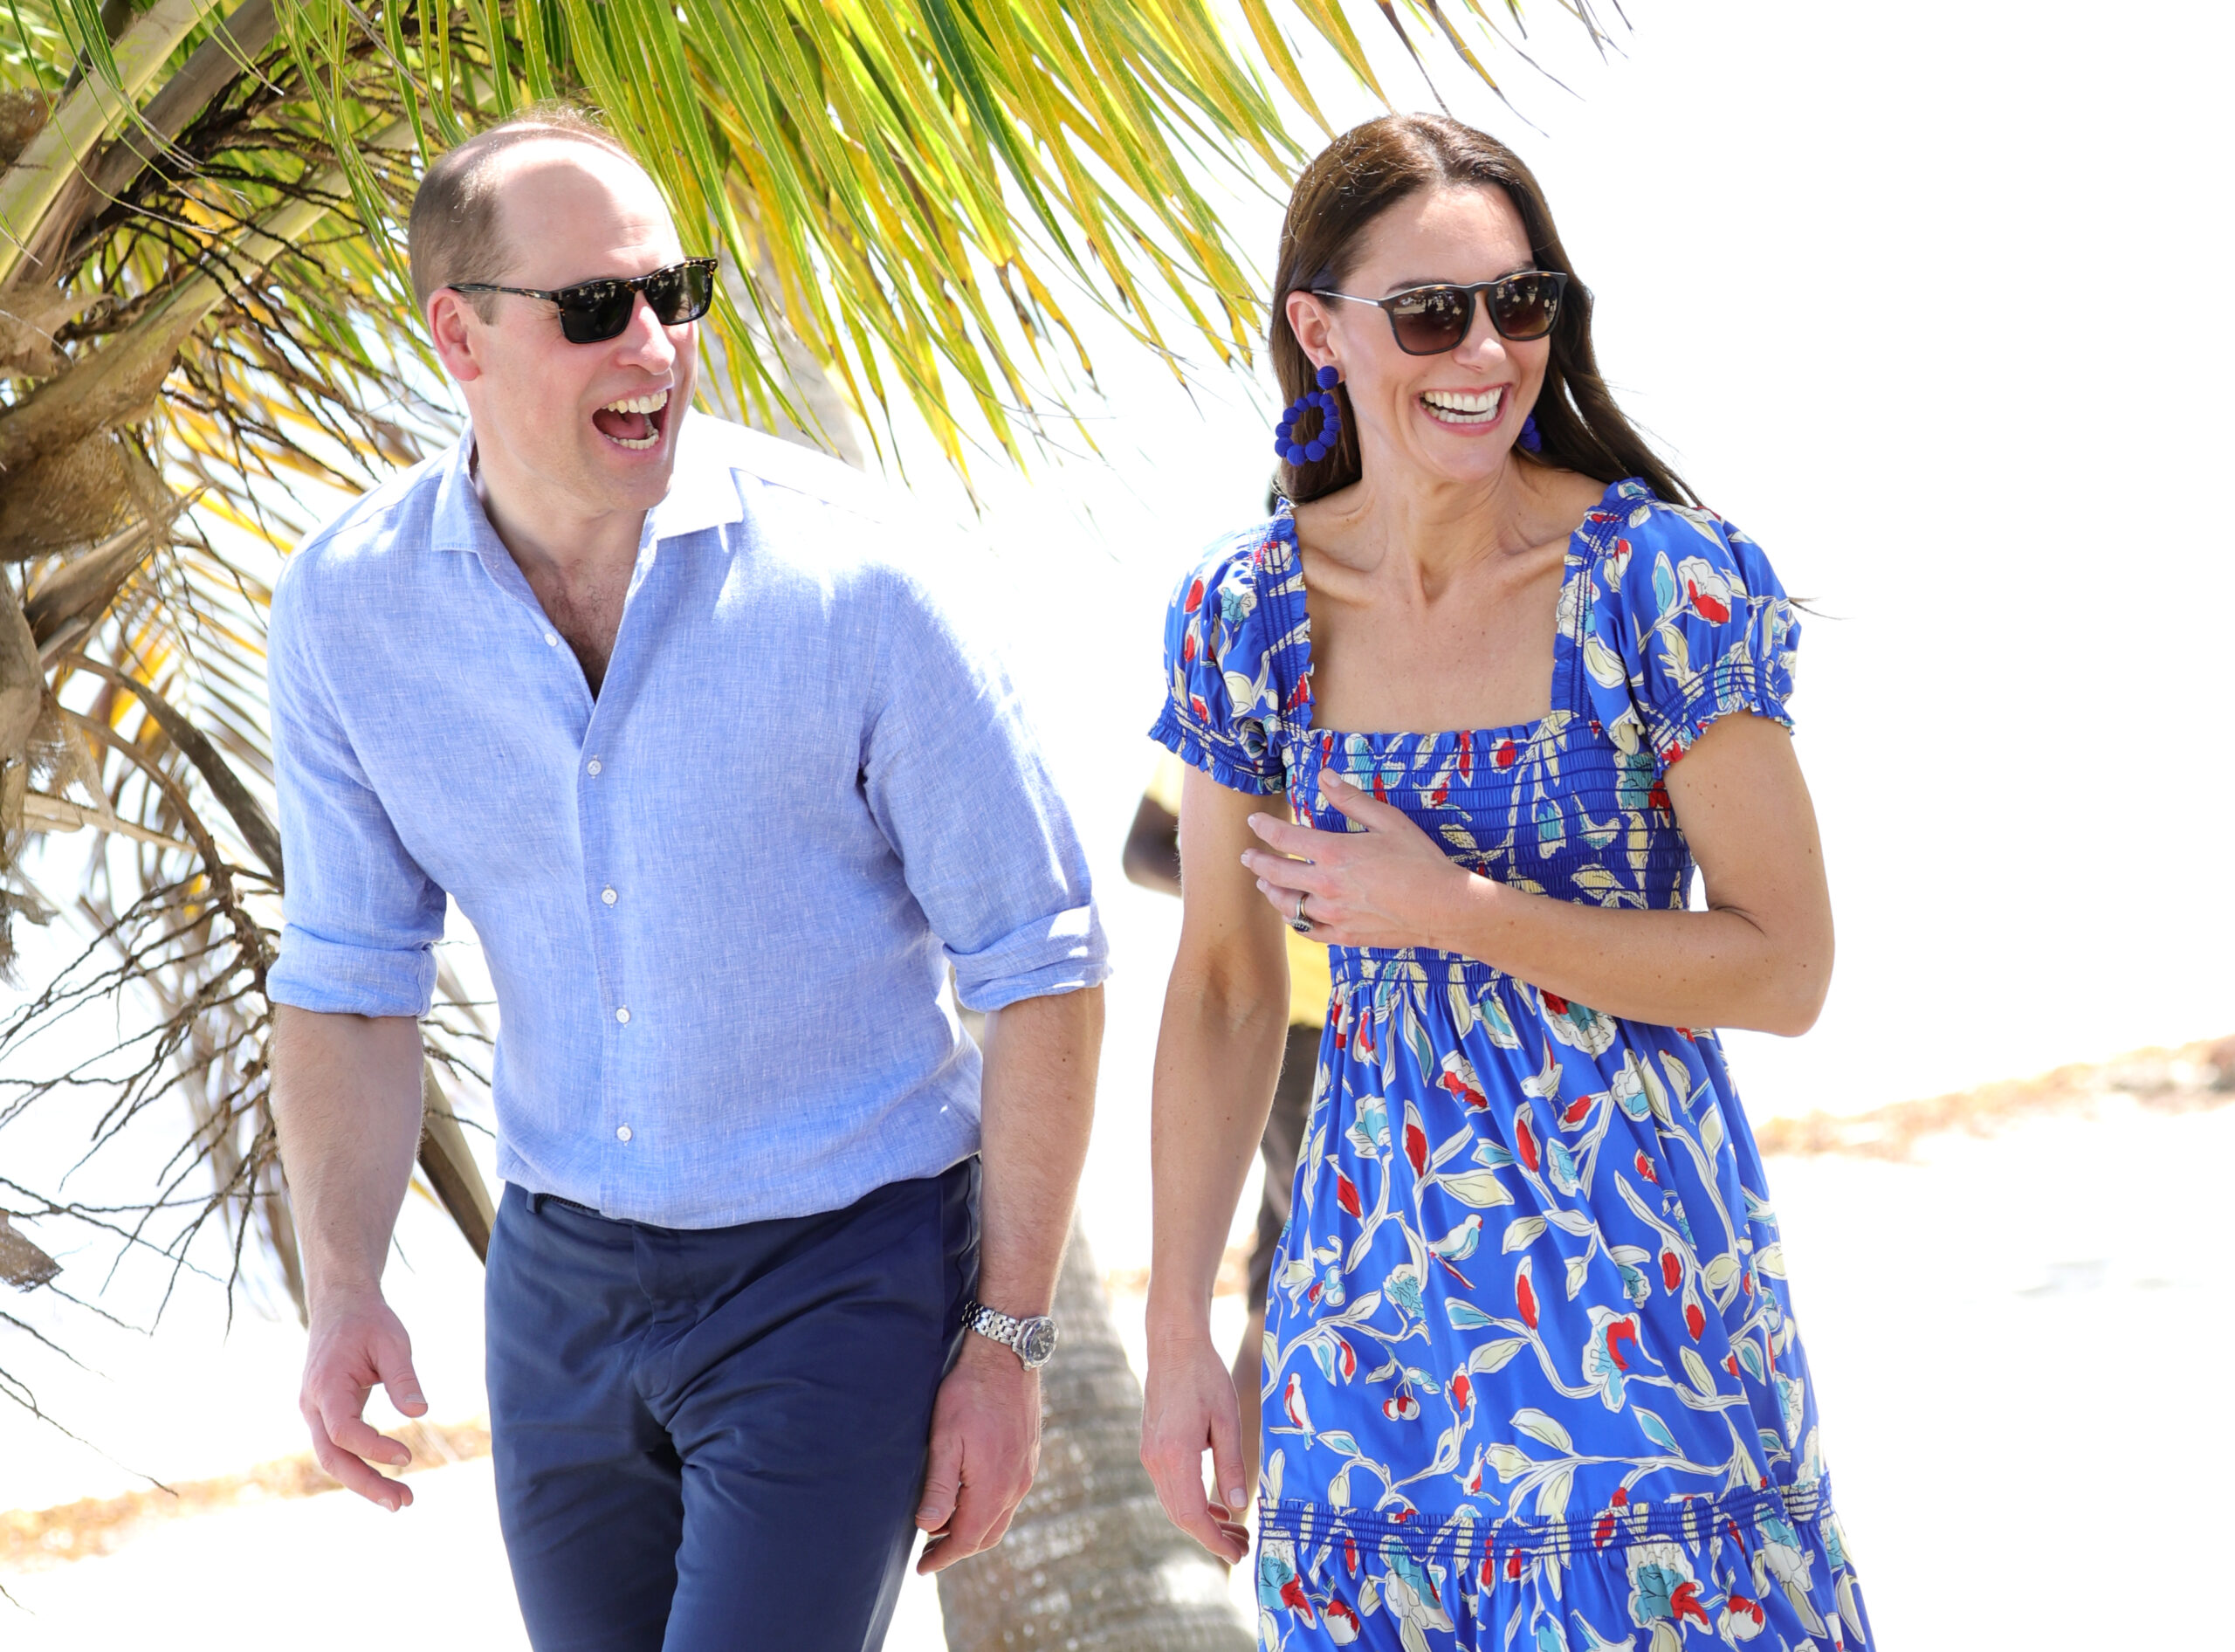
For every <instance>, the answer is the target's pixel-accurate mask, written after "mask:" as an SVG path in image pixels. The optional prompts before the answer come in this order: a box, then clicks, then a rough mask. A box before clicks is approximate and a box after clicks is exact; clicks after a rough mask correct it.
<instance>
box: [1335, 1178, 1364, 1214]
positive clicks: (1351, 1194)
mask: <svg viewBox="0 0 2235 1652" xmlns="http://www.w3.org/2000/svg"><path fill="white" fill-rule="evenodd" d="M1335 1202H1336V1203H1337V1204H1338V1205H1340V1206H1342V1207H1343V1208H1344V1210H1346V1211H1348V1212H1349V1213H1350V1214H1351V1215H1353V1216H1363V1215H1365V1204H1364V1203H1363V1202H1362V1201H1360V1200H1359V1198H1358V1183H1356V1182H1355V1181H1352V1180H1351V1179H1350V1178H1349V1177H1348V1176H1346V1175H1344V1174H1343V1172H1342V1171H1341V1169H1339V1168H1338V1169H1337V1170H1336V1172H1335Z"/></svg>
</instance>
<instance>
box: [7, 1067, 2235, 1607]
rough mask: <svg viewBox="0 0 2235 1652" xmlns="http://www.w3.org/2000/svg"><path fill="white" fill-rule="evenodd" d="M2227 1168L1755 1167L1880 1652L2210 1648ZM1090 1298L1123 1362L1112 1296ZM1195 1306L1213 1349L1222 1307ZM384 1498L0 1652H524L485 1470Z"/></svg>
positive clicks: (253, 1510)
mask: <svg viewBox="0 0 2235 1652" xmlns="http://www.w3.org/2000/svg"><path fill="white" fill-rule="evenodd" d="M2230 1163H2235V1106H2226V1105H2223V1106H2218V1107H2211V1108H2206V1109H2203V1110H2198V1111H2191V1112H2165V1111H2162V1110H2156V1109H2151V1108H2146V1107H2143V1106H2141V1105H2137V1104H2135V1103H2133V1102H2131V1101H2126V1100H2122V1099H2121V1098H2117V1097H2115V1096H2114V1097H2111V1098H2101V1099H2098V1100H2096V1101H2094V1102H2092V1103H2090V1104H2088V1105H2086V1106H2084V1107H2080V1108H2076V1109H2073V1110H2071V1111H2067V1112H2061V1113H2056V1114H2051V1115H2047V1116H2041V1117H2036V1118H2033V1119H2028V1120H2025V1121H2022V1122H2018V1123H2015V1124H2005V1125H2002V1126H2001V1127H1999V1128H1998V1129H1997V1130H1996V1131H1995V1132H1993V1133H1991V1134H1990V1135H1987V1136H1984V1137H1977V1138H1974V1137H1970V1136H1965V1135H1936V1136H1929V1137H1926V1138H1924V1139H1922V1140H1920V1141H1918V1142H1917V1143H1916V1144H1915V1156H1914V1158H1913V1159H1911V1160H1907V1161H1901V1160H1885V1159H1877V1158H1870V1157H1861V1156H1857V1155H1855V1154H1854V1153H1835V1154H1819V1155H1781V1156H1779V1157H1778V1158H1776V1159H1774V1160H1772V1161H1771V1167H1770V1169H1771V1181H1772V1186H1773V1188H1774V1191H1775V1194H1776V1196H1777V1200H1778V1206H1779V1208H1780V1212H1781V1214H1782V1215H1783V1217H1784V1219H1785V1228H1786V1235H1787V1240H1786V1243H1787V1251H1788V1255H1789V1257H1790V1259H1791V1267H1792V1277H1793V1280H1794V1288H1795V1293H1796V1307H1797V1310H1798V1316H1799V1318H1800V1320H1801V1323H1802V1325H1803V1327H1804V1330H1805V1333H1806V1335H1807V1337H1808V1339H1809V1343H1810V1348H1811V1353H1812V1359H1813V1362H1814V1366H1815V1371H1816V1378H1817V1381H1818V1384H1819V1390H1820V1399H1821V1403H1822V1407H1823V1414H1824V1417H1825V1432H1826V1445H1827V1451H1828V1455H1829V1458H1830V1462H1831V1465H1832V1471H1833V1476H1834V1483H1835V1484H1836V1485H1837V1487H1838V1489H1839V1496H1840V1503H1841V1505H1842V1509H1843V1511H1844V1515H1845V1519H1846V1527H1847V1530H1848V1532H1849V1533H1850V1534H1851V1536H1852V1538H1853V1545H1854V1549H1855V1552H1856V1554H1857V1556H1858V1559H1859V1561H1860V1565H1861V1567H1862V1570H1863V1574H1864V1578H1865V1580H1866V1587H1867V1591H1868V1596H1869V1601H1870V1607H1871V1611H1872V1613H1873V1615H1874V1620H1875V1623H1876V1628H1877V1629H1878V1632H1879V1635H1880V1636H1881V1641H1882V1643H1883V1644H1884V1645H1886V1646H1887V1647H1889V1648H1899V1649H1902V1652H1939V1649H1949V1652H1953V1649H1958V1648H1963V1649H1970V1648H1978V1647H1986V1646H2017V1645H2023V1646H2025V1647H2027V1648H2028V1649H2035V1652H2048V1649H2061V1648H2072V1649H2079V1648H2081V1647H2087V1648H2091V1649H2092V1648H2098V1647H2101V1646H2106V1645H2148V1644H2151V1643H2153V1642H2163V1643H2166V1644H2172V1645H2181V1646H2202V1645H2204V1644H2207V1643H2209V1642H2210V1639H2211V1637H2210V1635H2208V1634H2206V1633H2205V1631H2204V1625H2205V1624H2207V1623H2208V1622H2209V1621H2211V1619H2210V1617H2209V1615H2208V1613H2207V1608H2208V1607H2209V1605H2210V1600H2209V1597H2208V1595H2207V1592H2206V1591H2207V1587H2208V1584H2209V1580H2210V1579H2211V1577H2212V1576H2214V1575H2216V1574H2217V1565H2216V1563H2214V1562H2212V1561H2211V1559H2210V1553H2211V1552H2216V1548H2215V1549H2211V1550H2210V1551H2209V1552H2208V1545H2212V1543H2213V1539H2212V1538H2211V1535H2210V1532H2211V1528H2210V1526H2209V1525H2208V1523H2205V1522H2202V1521H2199V1520H2197V1519H2195V1518H2191V1517H2190V1516H2189V1515H2188V1514H2186V1513H2185V1512H2184V1511H2187V1510H2189V1509H2190V1508H2192V1507H2193V1506H2194V1505H2195V1504H2197V1503H2198V1502H2199V1501H2205V1500H2208V1499H2209V1498H2210V1497H2211V1496H2213V1495H2214V1494H2215V1492H2216V1490H2218V1488H2219V1487H2220V1486H2222V1485H2224V1484H2225V1483H2227V1482H2228V1480H2229V1479H2230V1477H2231V1476H2235V1435H2231V1433H2230V1432H2229V1431H2228V1430H2226V1429H2225V1428H2221V1427H2219V1426H2218V1423H2217V1421H2216V1419H2217V1416H2218V1408H2219V1402H2218V1401H2215V1400H2214V1399H2213V1397H2212V1396H2213V1394H2215V1393H2216V1392H2218V1391H2219V1389H2220V1379H2219V1377H2218V1375H2217V1374H2216V1373H2221V1372H2224V1371H2225V1369H2226V1368H2227V1365H2228V1362H2229V1359H2230V1357H2231V1356H2232V1355H2235V1346H2231V1345H2232V1344H2235V1335H2231V1332H2230V1330H2229V1323H2228V1318H2227V1314H2226V1308H2227V1299H2228V1291H2227V1287H2226V1284H2225V1278H2224V1274H2223V1272H2222V1263H2221V1262H2220V1261H2219V1259H2218V1244H2217V1240H2218V1234H2217V1231H2216V1229H2217V1224H2218V1213H2219V1212H2220V1211H2221V1210H2222V1209H2224V1208H2225V1193H2224V1177H2225V1168H2224V1167H2225V1166H2227V1165H2229V1164H2230ZM1140 1311H1141V1304H1140V1299H1139V1298H1138V1295H1125V1296H1121V1297H1119V1298H1117V1312H1118V1314H1119V1316H1120V1321H1121V1325H1123V1326H1124V1329H1125V1330H1126V1331H1127V1332H1128V1333H1129V1335H1130V1336H1131V1339H1132V1342H1133V1348H1134V1353H1135V1356H1136V1359H1137V1360H1138V1353H1139V1325H1140ZM1220 1317H1221V1327H1220V1328H1221V1332H1222V1333H1223V1334H1225V1335H1226V1336H1228V1337H1229V1338H1231V1337H1232V1336H1234V1334H1236V1333H1237V1332H1238V1330H1239V1318H1240V1316H1239V1304H1238V1303H1237V1302H1235V1301H1234V1300H1232V1299H1230V1298H1229V1299H1226V1300H1225V1301H1223V1302H1222V1303H1221V1316H1220ZM414 1484H415V1486H416V1489H417V1493H418V1502H417V1504H416V1506H415V1507H414V1508H413V1509H412V1510H411V1511H409V1513H407V1514H405V1515H403V1516H401V1517H395V1518H391V1517H389V1516H386V1515H383V1514H382V1513H381V1512H380V1511H377V1510H375V1509H373V1508H371V1507H369V1506H368V1505H365V1504H360V1503H357V1502H356V1501H354V1499H351V1498H349V1497H345V1496H340V1495H326V1496H319V1497H309V1498H302V1499H293V1498H276V1497H272V1498H265V1499H264V1500H260V1501H251V1502H248V1503H245V1504H238V1505H237V1506H234V1507H231V1508H229V1509H226V1510H224V1511H222V1512H217V1513H210V1514H206V1515H203V1516H199V1517H197V1518H189V1519H178V1520H169V1521H163V1522H160V1523H156V1524H153V1525H148V1526H146V1527H144V1528H142V1529H141V1532H139V1533H138V1534H137V1535H136V1536H134V1538H132V1539H131V1540H130V1541H128V1542H127V1543H126V1544H124V1545H123V1546H122V1547H120V1549H119V1550H118V1551H117V1552H114V1553H113V1554H109V1555H107V1556H104V1557H100V1558H95V1559H82V1560H78V1561H74V1562H69V1563H64V1564H50V1565H36V1566H33V1567H32V1568H31V1569H29V1570H18V1571H15V1572H12V1573H6V1574H4V1575H0V1584H4V1586H5V1587H6V1588H7V1590H8V1592H9V1593H10V1594H11V1595H12V1596H13V1597H14V1598H15V1600H16V1601H17V1609H10V1608H8V1607H5V1606H4V1605H0V1645H5V1646H6V1647H8V1648H10V1649H16V1652H48V1649H55V1652H59V1649H64V1648H68V1649H72V1652H78V1649H86V1648H103V1649H105V1648H109V1647H118V1648H121V1647H128V1646H141V1645H146V1644H150V1643H160V1644H162V1646H164V1647H165V1648H166V1649H175V1652H196V1649H201V1648H203V1647H207V1648H210V1649H213V1652H214V1649H218V1648H224V1649H227V1652H237V1649H242V1648H255V1647H279V1646H287V1645H295V1644H302V1643H306V1642H312V1641H315V1642H316V1643H317V1644H319V1645H320V1646H321V1647H322V1648H329V1649H334V1652H343V1649H352V1648H357V1647H364V1648H367V1649H371V1648H374V1647H376V1646H377V1647H381V1648H386V1647H389V1646H390V1645H392V1644H394V1643H395V1637H396V1636H397V1635H398V1634H399V1633H403V1634H407V1635H409V1638H410V1640H411V1641H412V1642H414V1643H415V1644H417V1645H422V1646H428V1647H435V1648H449V1647H458V1648H468V1647H471V1648H474V1649H477V1652H499V1649H505V1648H512V1647H521V1646H525V1644H526V1642H525V1640H524V1639H523V1637H522V1635H521V1633H520V1629H519V1619H518V1616H517V1614H516V1612H515V1609H514V1607H513V1605H512V1598H511V1591H510V1589H509V1587H507V1584H506V1573H505V1564H504V1556H503V1552H502V1550H501V1547H500V1545H499V1541H498V1538H497V1532H496V1525H495V1519H494V1514H493V1509H492V1496H491V1486H490V1477H489V1466H488V1463H487V1462H486V1460H485V1459H483V1460H478V1461H472V1462H468V1463H462V1464H459V1465H457V1466H455V1467H448V1468H444V1469H440V1470H431V1471H429V1472H426V1473H423V1474H421V1475H419V1476H416V1477H415V1480H414ZM251 1574H252V1575H253V1577H254V1579H255V1582H254V1584H253V1586H252V1587H250V1588H248V1589H247V1590H245V1591H244V1589H243V1587H242V1586H243V1583H244V1580H245V1579H246V1578H247V1577H248V1576H250V1575H251ZM1239 1582H1240V1580H1237V1583H1239ZM942 1644H943V1643H942V1642H941V1639H940V1635H939V1610H938V1602H937V1599H936V1594H935V1593H934V1591H932V1589H931V1588H930V1587H925V1586H920V1585H914V1584H911V1588H910V1590H909V1593H908V1594H907V1596H906V1597H905V1599H904V1602H903V1606H902V1609H901V1612H900V1614H899V1618H898V1620H897V1622H896V1623H895V1625H894V1627H893V1631H892V1635H891V1640H890V1642H888V1645H889V1647H890V1648H891V1652H938V1649H939V1648H940V1647H941V1646H942Z"/></svg>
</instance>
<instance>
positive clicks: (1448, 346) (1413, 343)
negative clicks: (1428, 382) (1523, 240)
mask: <svg viewBox="0 0 2235 1652" xmlns="http://www.w3.org/2000/svg"><path fill="white" fill-rule="evenodd" d="M1567 285H1568V279H1567V277H1566V276H1565V275H1564V274H1563V273H1562V272H1559V271H1558V270H1521V271H1517V272H1515V273H1514V274H1512V275H1502V276H1500V277H1499V278H1498V279H1496V280H1495V281H1477V282H1475V284H1474V285H1473V286H1416V287H1412V288H1409V289H1407V290H1406V291H1405V292H1403V293H1392V294H1391V295H1390V296H1389V297H1387V298H1386V299H1362V298H1358V297H1357V296H1356V295H1355V294H1352V293H1337V292H1334V291H1332V290H1331V289H1329V288H1326V287H1315V288H1313V289H1312V295H1313V296H1314V297H1315V298H1322V299H1346V300H1347V301H1349V302H1350V303H1352V304H1371V305H1372V306H1375V307H1376V308H1377V309H1379V310H1380V311H1381V312H1382V313H1384V314H1386V315H1387V316H1388V318H1389V330H1390V332H1391V333H1393V334H1395V335H1396V339H1397V348H1399V349H1400V350H1402V351H1404V352H1405V354H1407V355H1441V354H1443V353H1444V352H1445V351H1446V350H1455V349H1457V348H1459V347H1460V346H1461V344H1463V343H1464V342H1466V340H1467V330H1468V327H1472V326H1473V325H1474V321H1475V294H1476V293H1481V294H1482V306H1483V308H1485V309H1487V310H1488V311H1489V313H1490V325H1491V326H1492V327H1496V329H1497V332H1498V336H1499V337H1500V338H1504V339H1510V340H1512V341H1514V342H1515V343H1516V344H1525V343H1527V342H1528V341H1530V339H1541V338H1543V337H1544V335H1545V334H1547V333H1550V332H1551V330H1552V323H1553V322H1554V321H1556V320H1558V319H1559V314H1560V298H1561V295H1562V294H1563V293H1565V292H1566V291H1567Z"/></svg>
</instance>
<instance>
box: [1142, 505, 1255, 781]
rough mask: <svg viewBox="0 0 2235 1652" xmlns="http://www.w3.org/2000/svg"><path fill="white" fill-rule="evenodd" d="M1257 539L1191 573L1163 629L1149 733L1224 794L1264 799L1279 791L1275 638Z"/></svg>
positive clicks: (1235, 542)
mask: <svg viewBox="0 0 2235 1652" xmlns="http://www.w3.org/2000/svg"><path fill="white" fill-rule="evenodd" d="M1264 538H1265V535H1264V533H1263V531H1262V530H1253V531H1252V532H1250V533H1245V534H1238V535H1235V536H1234V537H1233V538H1230V539H1228V540H1221V542H1220V543H1219V545H1217V546H1216V547H1213V549H1212V551H1211V553H1210V554H1209V555H1208V556H1207V557H1206V558H1205V559H1204V560H1202V561H1200V562H1198V563H1197V564H1196V566H1195V567H1193V568H1190V569H1189V570H1188V571H1187V573H1186V575H1185V576H1184V577H1183V578H1182V579H1181V580H1180V582H1179V589H1176V590H1175V591H1173V595H1172V606H1171V607H1170V609H1168V610H1166V615H1165V622H1164V676H1165V688H1166V701H1165V706H1164V712H1163V715H1161V716H1160V717H1159V718H1158V719H1157V721H1156V725H1155V726H1154V727H1152V729H1151V730H1150V731H1149V736H1150V738H1151V739H1152V740H1158V741H1159V742H1161V743H1162V744H1163V745H1164V746H1165V747H1167V748H1169V749H1170V750H1171V751H1173V753H1175V754H1178V756H1179V758H1180V760H1181V761H1184V762H1186V763H1188V764H1190V765H1192V766H1193V767H1196V768H1200V769H1201V770H1202V771H1203V772H1204V773H1205V774H1208V775H1209V776H1210V777H1211V778H1212V779H1213V780H1214V781H1218V783H1219V784H1220V785H1221V786H1225V787H1228V788H1231V789H1233V790H1234V791H1238V792H1247V793H1249V794H1251V795H1257V796H1270V795H1274V794H1276V793H1277V792H1278V791H1280V789H1281V788H1282V785H1283V769H1282V764H1281V756H1280V753H1279V751H1278V750H1277V749H1276V746H1275V742H1274V740H1273V729H1272V720H1273V719H1274V718H1275V717H1276V716H1277V715H1278V712H1279V708H1280V703H1281V695H1280V690H1279V688H1278V687H1277V686H1276V658H1277V656H1278V652H1279V650H1278V649H1277V648H1276V640H1277V639H1276V638H1275V637H1272V636H1271V635H1270V631H1271V627H1270V626H1269V620H1268V611H1267V605H1266V603H1265V601H1264V593H1263V591H1262V584H1261V582H1260V580H1259V578H1258V573H1259V570H1258V567H1257V561H1258V549H1259V547H1260V545H1261V543H1262V542H1263V540H1264Z"/></svg>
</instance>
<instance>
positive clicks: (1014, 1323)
mask: <svg viewBox="0 0 2235 1652" xmlns="http://www.w3.org/2000/svg"><path fill="white" fill-rule="evenodd" d="M962 1328H963V1329H964V1330H966V1331H974V1332H977V1333H978V1334H979V1335H980V1336H981V1337H990V1338H991V1339H993V1340H994V1341H995V1342H998V1343H1000V1344H1001V1345H1002V1346H1004V1347H1007V1348H1015V1347H1016V1346H1017V1345H1018V1344H1019V1343H1020V1342H1021V1341H1022V1340H1023V1339H1024V1324H1023V1321H1021V1320H1020V1319H1019V1318H1016V1316H1015V1315H1014V1314H1007V1313H1003V1312H1002V1311H1001V1310H1000V1309H998V1308H989V1307H987V1305H986V1304H984V1303H982V1302H980V1301H979V1300H978V1299H977V1298H974V1297H973V1298H971V1300H970V1301H969V1303H968V1304H966V1306H965V1307H964V1308H963V1310H962ZM1020 1352H1021V1351H1020Z"/></svg>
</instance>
